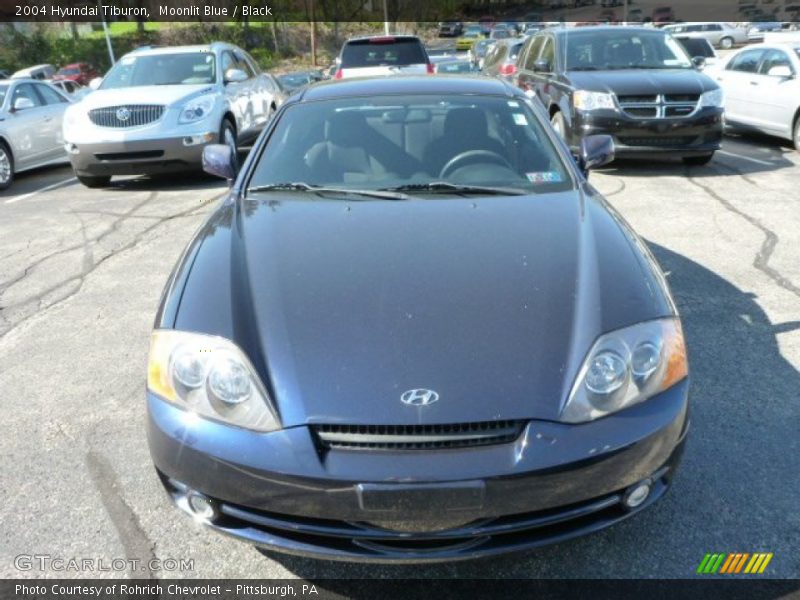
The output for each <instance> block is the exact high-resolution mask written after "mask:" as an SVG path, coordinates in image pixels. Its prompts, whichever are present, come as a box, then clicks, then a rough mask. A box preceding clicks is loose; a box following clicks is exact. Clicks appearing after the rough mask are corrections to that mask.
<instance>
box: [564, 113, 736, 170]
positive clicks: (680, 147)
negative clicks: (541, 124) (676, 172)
mask: <svg viewBox="0 0 800 600" xmlns="http://www.w3.org/2000/svg"><path fill="white" fill-rule="evenodd" d="M722 114H723V109H722V108H711V107H709V108H701V109H699V110H697V112H695V113H694V114H693V115H691V116H688V117H675V118H641V119H637V118H632V117H628V116H627V115H625V114H623V113H621V112H619V111H597V112H592V113H588V112H582V111H576V112H575V117H574V122H573V123H572V124H571V127H568V130H567V142H568V144H569V146H570V148H572V149H573V151H578V149H579V148H580V141H581V139H582V138H583V137H586V136H588V135H597V134H604V135H610V136H611V137H613V138H614V153H615V156H617V157H620V158H648V157H653V156H664V157H689V156H705V155H708V154H711V153H713V152H715V151H716V150H719V148H720V145H721V144H722V123H723V119H722Z"/></svg>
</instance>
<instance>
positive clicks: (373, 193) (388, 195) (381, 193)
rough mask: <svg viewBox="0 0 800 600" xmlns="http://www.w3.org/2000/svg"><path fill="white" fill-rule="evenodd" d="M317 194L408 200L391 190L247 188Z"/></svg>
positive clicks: (284, 185) (305, 186)
mask: <svg viewBox="0 0 800 600" xmlns="http://www.w3.org/2000/svg"><path fill="white" fill-rule="evenodd" d="M283 191H286V192H292V191H296V192H315V193H323V194H347V195H352V196H366V197H370V198H381V199H382V200H407V199H408V196H407V195H406V194H401V193H397V192H394V191H390V190H351V189H348V188H337V187H325V186H321V185H312V184H310V183H305V182H302V181H300V182H295V183H271V184H269V185H257V186H254V187H250V188H247V193H248V194H249V193H251V192H283Z"/></svg>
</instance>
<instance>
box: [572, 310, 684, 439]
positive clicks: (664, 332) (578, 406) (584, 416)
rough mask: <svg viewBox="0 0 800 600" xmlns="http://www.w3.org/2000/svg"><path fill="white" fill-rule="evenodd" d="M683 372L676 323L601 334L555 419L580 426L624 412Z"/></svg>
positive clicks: (666, 321) (651, 323)
mask: <svg viewBox="0 0 800 600" xmlns="http://www.w3.org/2000/svg"><path fill="white" fill-rule="evenodd" d="M688 372H689V370H688V365H687V362H686V346H685V344H684V341H683V331H682V330H681V324H680V321H679V320H678V319H661V320H658V321H649V322H647V323H641V324H639V325H634V326H632V327H627V328H625V329H620V330H618V331H614V332H612V333H607V334H605V335H603V336H601V337H600V339H598V340H597V342H595V344H594V346H593V347H592V349H591V351H590V352H589V354H588V356H587V357H586V360H585V361H584V364H583V366H582V367H581V369H580V371H578V377H577V379H576V381H575V384H574V385H573V386H572V391H571V392H570V395H569V399H568V400H567V403H566V405H565V406H564V409H563V411H562V413H561V420H562V421H566V422H568V423H582V422H584V421H592V420H594V419H598V418H600V417H604V416H606V415H609V414H611V413H613V412H616V411H618V410H622V409H623V408H628V407H629V406H632V405H634V404H637V403H639V402H642V401H644V400H647V399H648V398H650V397H651V396H654V395H655V394H658V393H659V392H662V391H664V390H666V389H667V388H669V387H671V386H672V385H674V384H675V383H677V382H678V381H680V380H681V379H683V378H684V377H686V375H687V374H688Z"/></svg>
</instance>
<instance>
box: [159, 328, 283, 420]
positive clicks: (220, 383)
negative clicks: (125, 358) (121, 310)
mask: <svg viewBox="0 0 800 600" xmlns="http://www.w3.org/2000/svg"><path fill="white" fill-rule="evenodd" d="M147 389H148V390H150V391H151V392H153V393H154V394H157V395H158V396H160V397H161V398H163V399H164V400H166V401H168V402H171V403H172V404H175V405H177V406H180V407H182V408H185V409H187V410H189V411H192V412H194V413H196V414H197V415H200V416H202V417H206V418H208V419H213V420H215V421H222V422H223V423H228V424H231V425H237V426H239V427H244V428H246V429H253V430H255V431H274V430H276V429H280V422H279V420H278V416H277V413H276V411H275V409H274V408H273V406H272V403H271V402H270V399H269V396H268V395H267V391H266V389H265V388H264V385H263V384H262V383H261V380H260V379H259V377H258V375H257V374H256V372H255V369H254V368H253V365H252V364H250V361H249V360H248V359H247V357H246V356H245V355H244V353H243V352H242V351H241V350H239V348H238V347H237V346H236V345H235V344H234V343H233V342H230V341H229V340H226V339H225V338H221V337H216V336H210V335H202V334H198V333H188V332H184V331H174V330H166V329H160V330H156V331H154V332H153V334H152V336H151V338H150V357H149V360H148V365H147Z"/></svg>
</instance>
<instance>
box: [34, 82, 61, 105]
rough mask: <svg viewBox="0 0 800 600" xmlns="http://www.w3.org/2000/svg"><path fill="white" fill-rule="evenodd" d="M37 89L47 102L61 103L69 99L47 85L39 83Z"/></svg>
mask: <svg viewBox="0 0 800 600" xmlns="http://www.w3.org/2000/svg"><path fill="white" fill-rule="evenodd" d="M36 90H37V91H38V92H39V94H41V96H42V98H43V99H44V103H45V104H61V103H62V102H66V101H67V100H66V98H64V97H63V96H62V95H61V94H59V93H58V92H57V91H55V90H53V89H50V88H49V87H47V86H46V85H37V86H36Z"/></svg>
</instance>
